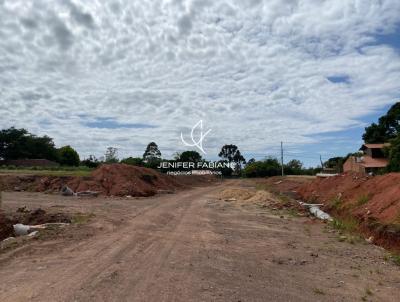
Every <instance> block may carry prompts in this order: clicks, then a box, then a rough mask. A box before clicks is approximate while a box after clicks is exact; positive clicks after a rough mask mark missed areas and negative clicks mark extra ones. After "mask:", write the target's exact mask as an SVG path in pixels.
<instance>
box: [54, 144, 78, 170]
mask: <svg viewBox="0 0 400 302" xmlns="http://www.w3.org/2000/svg"><path fill="white" fill-rule="evenodd" d="M58 158H59V159H58V162H59V163H60V164H61V165H65V166H79V163H80V160H79V154H78V152H76V151H75V150H74V149H73V148H72V147H71V146H64V147H61V148H60V149H58Z"/></svg>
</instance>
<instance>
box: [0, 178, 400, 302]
mask: <svg viewBox="0 0 400 302" xmlns="http://www.w3.org/2000/svg"><path fill="white" fill-rule="evenodd" d="M242 185H244V184H243V183H241V182H240V181H236V182H232V181H231V182H227V183H224V184H220V185H216V186H210V187H202V188H195V189H191V190H186V191H182V192H179V193H177V194H168V195H161V196H156V197H152V198H146V199H122V198H120V199H112V198H108V199H101V198H99V199H82V200H76V199H68V198H62V197H59V196H54V195H44V194H36V193H35V194H33V193H6V194H4V200H3V203H4V205H5V207H6V209H12V208H16V207H18V206H20V205H27V206H29V207H32V208H33V207H36V206H41V207H42V208H45V209H46V210H51V209H52V210H60V209H63V211H70V212H77V211H79V212H85V213H93V214H94V215H95V216H94V218H93V219H91V222H90V223H88V224H79V225H75V226H73V227H71V228H70V229H67V230H65V234H64V235H63V236H61V237H60V238H55V239H52V240H47V241H42V240H36V241H31V242H30V243H28V244H27V245H25V246H22V247H21V248H18V249H15V250H12V251H6V252H3V253H1V254H0V301H362V300H364V301H399V299H400V294H399V293H400V269H399V267H397V266H395V265H394V264H392V263H390V262H387V261H385V260H384V256H385V253H386V252H385V251H383V250H382V249H381V248H378V247H375V246H373V245H369V244H367V243H364V242H362V241H360V242H356V243H354V244H350V243H348V242H339V241H338V238H337V235H336V234H334V233H332V232H331V231H330V230H329V228H327V227H326V226H325V225H324V224H323V223H320V222H314V221H311V220H310V218H307V217H293V216H291V215H289V213H287V214H285V213H283V214H282V213H279V214H278V215H277V214H276V213H274V212H273V211H272V210H271V209H269V208H265V207H259V206H257V205H253V204H248V205H246V204H244V205H243V204H242V205H238V204H234V203H232V202H226V201H223V200H218V199H216V197H215V196H216V194H217V193H218V192H219V191H221V190H222V189H223V188H225V187H235V186H242ZM246 185H249V184H248V183H246Z"/></svg>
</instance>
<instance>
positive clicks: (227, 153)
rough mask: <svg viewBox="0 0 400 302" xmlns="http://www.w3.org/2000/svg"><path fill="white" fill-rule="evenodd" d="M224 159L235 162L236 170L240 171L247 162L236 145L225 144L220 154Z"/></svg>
mask: <svg viewBox="0 0 400 302" xmlns="http://www.w3.org/2000/svg"><path fill="white" fill-rule="evenodd" d="M218 156H219V157H221V158H222V159H225V160H227V161H228V162H229V163H232V162H233V163H235V171H236V172H240V170H241V168H242V164H245V163H246V160H245V158H244V157H243V155H242V154H241V153H240V151H239V149H238V147H237V146H236V145H224V146H223V147H222V149H221V151H220V152H219V154H218Z"/></svg>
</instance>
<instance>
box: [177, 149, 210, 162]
mask: <svg viewBox="0 0 400 302" xmlns="http://www.w3.org/2000/svg"><path fill="white" fill-rule="evenodd" d="M175 159H176V160H177V161H181V162H200V161H202V160H203V158H202V156H201V154H200V153H199V152H197V151H184V152H182V153H180V154H179V153H178V154H177V155H176V156H175Z"/></svg>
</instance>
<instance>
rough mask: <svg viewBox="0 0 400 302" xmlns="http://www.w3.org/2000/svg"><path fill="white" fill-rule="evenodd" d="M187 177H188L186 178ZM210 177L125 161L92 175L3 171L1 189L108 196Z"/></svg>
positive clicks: (149, 191) (151, 191)
mask: <svg viewBox="0 0 400 302" xmlns="http://www.w3.org/2000/svg"><path fill="white" fill-rule="evenodd" d="M183 178H185V179H183ZM212 180H213V178H211V177H203V176H185V177H175V176H168V175H165V174H161V173H159V172H157V171H155V170H153V169H148V168H143V167H136V166H131V165H125V164H112V165H102V166H100V167H99V168H98V169H96V170H94V171H93V172H92V174H91V176H88V177H78V176H63V177H58V176H35V175H3V176H1V177H0V190H13V191H36V192H59V191H60V190H61V188H62V187H63V186H65V185H67V186H68V187H70V188H71V189H72V190H74V191H75V192H79V191H87V190H90V191H97V192H100V194H102V195H106V196H137V197H140V196H153V195H155V194H156V193H158V192H172V191H174V190H176V189H178V188H184V187H189V186H192V185H199V184H204V183H209V182H211V181H212Z"/></svg>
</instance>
